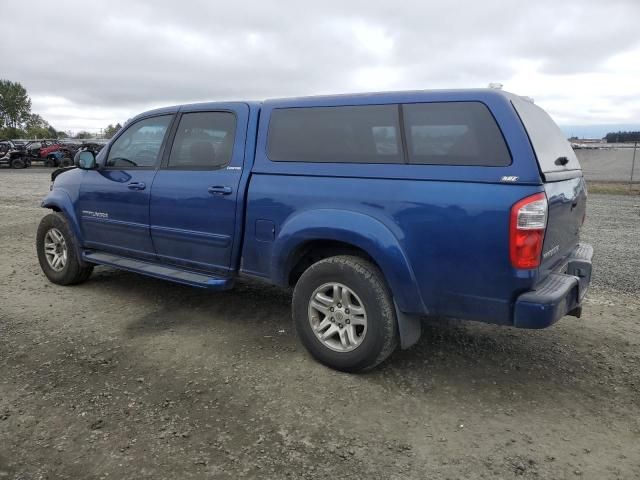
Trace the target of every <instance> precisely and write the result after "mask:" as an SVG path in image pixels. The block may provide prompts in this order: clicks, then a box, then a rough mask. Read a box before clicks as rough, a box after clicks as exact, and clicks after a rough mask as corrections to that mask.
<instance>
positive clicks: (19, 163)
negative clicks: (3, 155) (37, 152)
mask: <svg viewBox="0 0 640 480" xmlns="http://www.w3.org/2000/svg"><path fill="white" fill-rule="evenodd" d="M11 168H27V164H26V162H25V161H24V160H23V159H22V158H20V157H17V158H14V159H13V160H11Z"/></svg>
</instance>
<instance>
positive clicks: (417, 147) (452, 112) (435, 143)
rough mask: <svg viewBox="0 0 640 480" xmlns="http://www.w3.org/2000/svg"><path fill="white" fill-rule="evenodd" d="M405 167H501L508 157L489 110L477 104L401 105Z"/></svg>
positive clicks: (507, 163) (508, 163) (504, 144)
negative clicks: (406, 164)
mask: <svg viewBox="0 0 640 480" xmlns="http://www.w3.org/2000/svg"><path fill="white" fill-rule="evenodd" d="M402 108H403V115H404V127H405V132H406V136H407V149H408V150H409V152H408V154H409V163H416V164H426V165H470V166H492V167H498V166H499V167H502V166H507V165H510V164H511V155H510V153H509V149H508V148H507V145H506V143H505V141H504V138H503V136H502V133H501V132H500V129H499V128H498V125H497V124H496V121H495V119H494V118H493V116H492V115H491V112H489V109H488V108H487V107H486V106H485V105H484V104H482V103H480V102H437V103H412V104H406V105H403V107H402Z"/></svg>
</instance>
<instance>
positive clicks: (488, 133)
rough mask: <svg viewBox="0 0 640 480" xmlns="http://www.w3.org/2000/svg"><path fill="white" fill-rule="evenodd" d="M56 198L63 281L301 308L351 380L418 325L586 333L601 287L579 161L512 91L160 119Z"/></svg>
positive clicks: (54, 231) (209, 107) (142, 121)
mask: <svg viewBox="0 0 640 480" xmlns="http://www.w3.org/2000/svg"><path fill="white" fill-rule="evenodd" d="M52 180H53V184H52V188H51V192H50V193H49V194H48V195H47V197H46V198H45V199H44V201H43V202H42V206H43V207H45V208H47V209H50V210H52V212H51V213H50V214H48V215H46V216H45V217H44V218H43V219H42V221H41V223H40V226H39V228H38V233H37V252H38V258H39V262H40V265H41V267H42V270H43V271H44V273H45V275H46V276H47V277H48V278H49V280H50V281H52V282H54V283H57V284H61V285H71V284H77V283H79V282H82V281H85V280H87V279H88V278H89V276H90V275H91V271H92V269H93V267H94V265H109V266H112V267H116V268H120V269H125V270H129V271H132V272H137V273H141V274H143V275H149V276H153V277H158V278H162V279H166V280H171V281H174V282H178V283H182V284H187V285H192V286H195V287H202V288H207V289H210V290H224V289H228V288H231V287H232V286H233V284H234V280H235V279H236V278H237V277H239V276H244V277H251V278H255V279H260V280H263V281H266V282H269V283H272V284H275V285H279V286H281V287H284V288H293V301H292V311H293V319H294V323H295V327H296V330H297V332H298V336H299V338H300V341H301V342H302V343H303V344H304V346H305V347H306V348H307V350H308V351H309V352H310V353H311V354H312V355H313V356H314V357H315V358H316V359H317V360H319V361H320V362H322V363H324V364H325V365H328V366H330V367H333V368H336V369H339V370H343V371H352V372H353V371H359V370H364V369H370V368H372V367H374V366H375V365H377V364H378V363H380V362H381V361H383V360H384V359H385V358H386V357H387V356H388V355H390V354H391V352H392V351H393V350H394V349H395V348H396V347H397V346H398V345H399V346H400V347H401V348H408V347H409V346H411V345H412V344H414V343H415V342H416V341H417V340H418V338H419V336H420V333H421V326H420V319H421V317H423V316H425V315H433V316H441V317H455V318H463V319H470V320H477V321H482V322H490V323H496V324H501V325H509V326H514V327H520V328H544V327H547V326H549V325H551V324H553V323H554V322H556V321H557V320H558V319H560V318H561V317H563V316H565V315H574V316H578V317H579V316H580V313H581V304H582V300H583V298H584V295H585V293H586V291H587V288H588V286H589V282H590V279H591V258H592V254H593V249H592V248H591V246H589V245H587V244H584V243H580V242H579V233H580V228H581V226H582V224H583V222H584V218H585V212H586V198H587V192H586V189H585V181H584V178H583V176H582V170H581V168H580V165H579V163H578V160H577V158H576V156H575V155H574V153H573V151H572V149H571V147H570V145H569V143H568V142H567V140H566V138H565V137H564V135H563V134H562V133H561V131H560V129H559V128H558V127H557V126H556V125H555V123H554V122H553V121H552V120H551V118H550V117H549V116H548V115H547V114H546V113H545V112H544V111H543V110H542V109H541V108H539V107H538V106H536V105H535V104H534V103H533V102H532V101H531V100H529V99H527V98H524V97H520V96H517V95H513V94H510V93H507V92H503V91H500V90H492V89H478V90H446V91H444V90H443V91H413V92H390V93H374V94H357V95H336V96H320V97H307V98H290V99H276V100H267V101H264V102H233V103H202V104H194V105H182V106H174V107H168V108H162V109H158V110H153V111H150V112H146V113H143V114H141V115H139V116H137V117H135V118H133V119H132V120H131V121H130V122H128V124H127V125H126V126H125V128H123V129H122V130H121V131H120V132H119V133H118V135H117V136H116V137H114V138H113V139H112V140H111V142H110V143H109V144H108V146H107V147H106V148H104V149H103V150H102V151H101V152H100V153H99V154H98V155H97V156H94V154H93V153H92V152H90V151H86V152H81V153H79V154H78V155H77V158H76V167H71V168H69V169H63V170H62V171H57V172H54V174H53V175H52Z"/></svg>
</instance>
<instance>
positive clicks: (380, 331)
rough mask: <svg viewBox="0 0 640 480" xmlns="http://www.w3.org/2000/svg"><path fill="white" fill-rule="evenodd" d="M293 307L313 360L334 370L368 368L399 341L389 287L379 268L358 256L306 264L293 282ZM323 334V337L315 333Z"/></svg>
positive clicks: (379, 361)
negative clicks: (304, 268) (297, 278)
mask: <svg viewBox="0 0 640 480" xmlns="http://www.w3.org/2000/svg"><path fill="white" fill-rule="evenodd" d="M345 287H346V291H347V297H346V300H345V297H344V295H343V294H344V292H345ZM336 289H337V290H336ZM332 294H333V297H332ZM318 298H320V299H322V300H318ZM340 299H342V300H340ZM312 300H315V301H314V302H312ZM338 302H342V303H345V304H344V305H343V304H342V303H338ZM317 306H320V307H321V308H320V309H316V307H317ZM349 306H351V307H352V308H351V309H349V308H348V307H349ZM331 308H333V310H331ZM292 309H293V320H294V323H295V327H296V332H297V334H298V337H299V338H300V341H301V343H302V344H303V345H304V346H305V348H306V349H307V350H308V351H309V353H310V354H311V355H312V356H313V357H314V358H315V359H316V360H318V361H319V362H320V363H322V364H324V365H326V366H328V367H331V368H334V369H336V370H341V371H345V372H358V371H363V370H369V369H372V368H373V367H375V366H376V365H378V364H379V363H381V362H382V361H384V360H385V359H386V358H387V357H388V356H389V355H391V353H392V352H393V351H394V350H395V348H396V346H397V344H398V328H397V322H396V314H395V310H394V307H393V300H392V297H391V294H390V292H389V289H388V288H387V286H386V284H385V281H384V278H383V276H382V273H381V272H380V270H378V268H377V267H376V266H375V265H374V264H373V263H371V262H369V261H367V260H365V259H362V258H360V257H355V256H350V255H340V256H336V257H330V258H326V259H324V260H321V261H319V262H317V263H315V264H313V265H312V266H311V267H309V268H308V269H307V270H306V271H305V272H304V273H303V274H302V276H301V277H300V279H299V280H298V283H297V284H296V286H295V289H294V292H293V306H292ZM356 309H357V313H356ZM363 318H364V326H363V325H362V324H363ZM327 322H329V323H327ZM351 322H352V323H351ZM332 329H333V330H332ZM336 329H337V330H336ZM350 329H353V330H350ZM345 332H346V333H345ZM329 333H331V335H329ZM323 335H325V336H327V338H326V339H324V340H322V339H321V338H319V337H320V336H323ZM343 335H344V337H345V338H346V340H345V339H343ZM354 340H355V341H354Z"/></svg>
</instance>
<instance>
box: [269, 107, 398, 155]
mask: <svg viewBox="0 0 640 480" xmlns="http://www.w3.org/2000/svg"><path fill="white" fill-rule="evenodd" d="M399 132H400V127H399V125H398V107H397V106H396V105H364V106H339V107H310V108H307V107H305V108H281V109H275V110H274V111H273V113H272V114H271V120H270V123H269V134H268V135H269V139H268V147H267V150H268V156H269V159H270V160H272V161H275V162H328V163H329V162H335V163H402V161H403V158H402V148H401V143H400V133H399Z"/></svg>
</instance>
